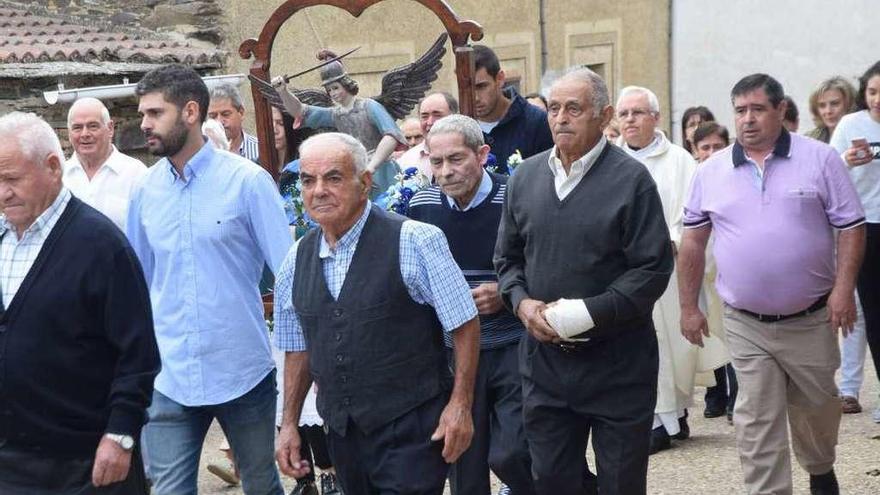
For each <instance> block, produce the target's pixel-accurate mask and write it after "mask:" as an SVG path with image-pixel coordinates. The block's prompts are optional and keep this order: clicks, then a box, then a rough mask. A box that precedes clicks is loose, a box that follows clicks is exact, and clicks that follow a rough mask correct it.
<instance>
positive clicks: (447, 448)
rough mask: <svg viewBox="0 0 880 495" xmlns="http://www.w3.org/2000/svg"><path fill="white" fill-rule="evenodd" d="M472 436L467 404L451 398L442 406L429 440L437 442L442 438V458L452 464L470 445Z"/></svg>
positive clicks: (469, 410)
mask: <svg viewBox="0 0 880 495" xmlns="http://www.w3.org/2000/svg"><path fill="white" fill-rule="evenodd" d="M473 436H474V421H473V418H471V408H470V406H469V405H467V404H465V403H463V402H462V401H458V400H455V399H452V400H450V401H449V403H448V404H446V407H445V408H443V414H441V415H440V421H439V423H438V424H437V429H436V430H434V434H433V435H431V440H432V441H434V442H437V441H439V440H443V460H445V461H446V463H447V464H452V463H454V462H455V461H457V460H458V458H459V457H460V456H461V454H463V453H464V451H465V450H467V448H468V447H470V445H471V439H472V438H473Z"/></svg>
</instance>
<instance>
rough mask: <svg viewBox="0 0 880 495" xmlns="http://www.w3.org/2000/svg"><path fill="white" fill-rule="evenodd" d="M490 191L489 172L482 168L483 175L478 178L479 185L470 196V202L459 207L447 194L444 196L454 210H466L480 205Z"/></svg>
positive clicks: (490, 179)
mask: <svg viewBox="0 0 880 495" xmlns="http://www.w3.org/2000/svg"><path fill="white" fill-rule="evenodd" d="M491 192H492V177H490V176H489V172H487V171H486V169H483V177H482V178H481V179H480V186H479V187H478V188H477V192H476V193H474V197H473V198H471V202H470V203H468V205H467V206H465V207H464V208H459V207H458V204H456V202H455V200H454V199H452V198H451V197H449V196H446V195H445V194H444V196H446V201H447V202H448V203H449V207H450V208H452V209H453V210H456V211H468V210H470V209H472V208H476V207H477V206H479V205H480V203H482V202H483V201H484V200H485V199H486V198H488V197H489V193H491Z"/></svg>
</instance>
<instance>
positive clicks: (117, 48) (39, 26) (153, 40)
mask: <svg viewBox="0 0 880 495" xmlns="http://www.w3.org/2000/svg"><path fill="white" fill-rule="evenodd" d="M224 59H225V53H224V52H222V51H221V50H218V49H215V48H202V47H196V46H192V45H191V44H189V43H188V42H185V41H183V42H182V41H176V40H171V39H163V38H161V37H160V36H158V35H149V34H147V35H143V36H142V35H139V34H132V33H123V32H118V31H116V30H114V29H111V28H103V27H100V26H86V25H83V24H81V23H80V21H75V20H72V19H66V18H60V17H59V18H55V17H49V16H42V15H34V14H31V13H29V12H27V11H24V10H18V9H14V8H0V70H2V68H3V65H5V64H23V63H41V62H121V63H135V64H161V63H170V62H183V63H187V64H213V65H217V66H221V65H223V62H224Z"/></svg>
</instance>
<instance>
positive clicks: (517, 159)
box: [507, 150, 523, 175]
mask: <svg viewBox="0 0 880 495" xmlns="http://www.w3.org/2000/svg"><path fill="white" fill-rule="evenodd" d="M522 162H523V157H522V153H520V152H519V150H516V151H514V152H513V154H511V155H510V156H509V157H507V170H509V171H510V175H513V173H514V172H515V171H516V167H518V166H519V164H520V163H522Z"/></svg>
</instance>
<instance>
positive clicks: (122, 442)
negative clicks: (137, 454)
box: [104, 433, 134, 450]
mask: <svg viewBox="0 0 880 495" xmlns="http://www.w3.org/2000/svg"><path fill="white" fill-rule="evenodd" d="M104 436H105V437H107V438H109V439H110V440H113V441H114V442H116V443H118V444H119V446H120V447H122V450H131V449H133V448H134V438H132V437H131V435H120V434H118V433H107V434H105V435H104Z"/></svg>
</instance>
